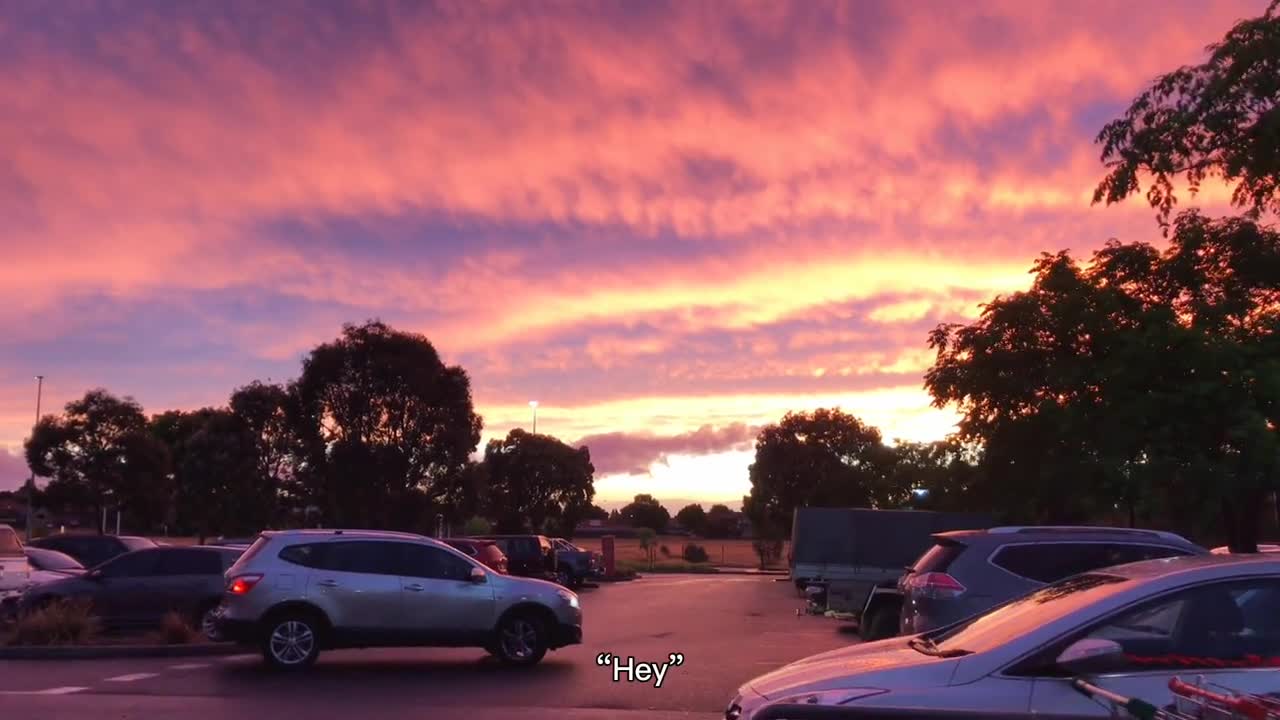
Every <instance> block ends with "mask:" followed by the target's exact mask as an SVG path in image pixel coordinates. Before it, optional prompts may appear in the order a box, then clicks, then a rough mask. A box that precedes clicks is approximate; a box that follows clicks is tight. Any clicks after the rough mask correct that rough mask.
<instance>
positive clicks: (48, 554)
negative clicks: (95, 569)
mask: <svg viewBox="0 0 1280 720" xmlns="http://www.w3.org/2000/svg"><path fill="white" fill-rule="evenodd" d="M27 557H28V558H29V559H30V560H31V564H32V565H34V566H36V567H37V568H39V569H40V570H83V569H84V566H83V565H81V564H80V563H79V562H77V561H76V559H75V558H73V557H71V556H70V555H67V554H66V553H60V552H58V551H57V550H42V549H40V548H27Z"/></svg>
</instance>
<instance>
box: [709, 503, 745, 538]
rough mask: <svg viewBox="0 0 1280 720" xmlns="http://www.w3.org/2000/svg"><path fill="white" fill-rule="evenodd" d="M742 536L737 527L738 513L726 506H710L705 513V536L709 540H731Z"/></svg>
mask: <svg viewBox="0 0 1280 720" xmlns="http://www.w3.org/2000/svg"><path fill="white" fill-rule="evenodd" d="M741 534H742V531H741V530H740V529H739V525H738V513H736V512H734V511H733V510H730V509H729V506H728V505H720V504H716V505H712V506H711V509H710V510H708V511H707V519H706V536H707V537H709V538H717V539H720V538H733V537H738V536H740V535H741Z"/></svg>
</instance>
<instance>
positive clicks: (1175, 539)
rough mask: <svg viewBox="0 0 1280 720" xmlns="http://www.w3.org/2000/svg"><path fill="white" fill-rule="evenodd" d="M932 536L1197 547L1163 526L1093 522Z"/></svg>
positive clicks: (1015, 526)
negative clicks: (1157, 527)
mask: <svg viewBox="0 0 1280 720" xmlns="http://www.w3.org/2000/svg"><path fill="white" fill-rule="evenodd" d="M933 537H934V538H940V539H947V540H954V541H958V542H975V541H979V540H986V541H990V542H996V543H1005V542H1018V541H1032V542H1046V541H1057V540H1078V541H1086V540H1108V541H1117V542H1134V543H1144V544H1150V543H1164V544H1172V545H1179V546H1184V547H1198V546H1197V545H1195V543H1192V542H1191V541H1190V540H1187V539H1186V538H1184V537H1182V536H1181V535H1178V534H1176V533H1171V532H1165V531H1163V530H1145V529H1141V528H1117V527H1105V526H1095V525H1044V526H1023V525H1009V526H1000V527H993V528H988V529H986V530H952V531H949V532H941V533H935V534H934V535H933Z"/></svg>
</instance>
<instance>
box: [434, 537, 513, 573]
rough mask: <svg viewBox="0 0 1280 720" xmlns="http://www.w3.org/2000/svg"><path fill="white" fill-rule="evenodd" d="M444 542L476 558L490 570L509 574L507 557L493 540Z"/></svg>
mask: <svg viewBox="0 0 1280 720" xmlns="http://www.w3.org/2000/svg"><path fill="white" fill-rule="evenodd" d="M444 542H445V543H446V544H448V545H451V546H453V547H455V548H457V549H458V550H461V551H462V552H464V553H466V554H468V555H470V556H471V557H473V558H475V559H476V560H477V561H479V562H480V563H482V564H483V565H485V566H486V567H488V568H489V569H490V570H493V571H495V572H500V573H502V574H503V575H506V574H507V556H506V555H505V554H503V552H502V548H500V547H498V543H496V542H494V541H493V540H471V539H464V538H444Z"/></svg>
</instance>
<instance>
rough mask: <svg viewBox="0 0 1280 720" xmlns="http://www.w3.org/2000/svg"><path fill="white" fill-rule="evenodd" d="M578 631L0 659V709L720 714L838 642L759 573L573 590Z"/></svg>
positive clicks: (364, 716)
mask: <svg viewBox="0 0 1280 720" xmlns="http://www.w3.org/2000/svg"><path fill="white" fill-rule="evenodd" d="M582 604H583V613H584V615H585V618H586V625H585V633H586V639H585V642H584V644H583V645H580V646H575V647H571V648H566V649H563V650H559V651H556V652H553V653H551V654H549V655H548V656H547V658H546V659H545V660H544V661H543V662H542V663H541V664H540V665H538V666H537V667H534V668H529V669H526V670H519V669H512V668H507V667H503V666H501V665H499V664H497V663H496V662H494V661H493V660H492V659H491V658H489V657H487V656H486V655H485V653H484V652H483V651H478V650H453V649H441V650H436V649H422V650H417V649H415V650H362V651H356V650H352V651H343V652H333V653H327V654H325V655H322V656H321V659H320V662H319V663H318V664H317V665H316V666H315V667H314V668H312V669H311V670H310V671H308V672H306V673H302V674H289V673H286V674H279V673H270V672H266V671H265V670H264V668H263V667H262V665H261V661H260V659H259V658H258V657H256V656H252V655H244V656H233V657H228V658H194V659H189V660H183V659H146V660H128V661H122V660H115V661H106V660H84V661H61V662H50V661H0V707H3V708H4V710H5V712H4V713H3V714H4V715H5V717H14V718H23V719H25V718H28V717H39V718H41V720H58V719H60V718H68V719H72V718H77V719H78V718H84V719H88V718H93V720H98V719H99V718H147V719H148V720H153V719H154V720H162V719H166V718H174V719H175V720H177V719H178V718H181V719H182V720H215V719H217V720H221V719H222V718H232V717H246V716H250V715H249V714H250V713H251V714H252V715H253V716H262V715H263V714H264V713H272V714H274V713H288V714H290V715H295V714H296V715H298V716H300V717H324V718H328V717H334V718H338V717H341V718H344V719H345V718H356V719H357V720H371V719H372V718H381V717H397V718H403V717H406V713H416V714H418V715H421V713H422V712H423V711H424V710H427V709H430V717H432V718H433V720H434V719H436V718H453V717H458V718H462V717H468V718H477V719H478V720H516V719H517V718H540V717H543V718H564V719H565V720H605V719H606V718H622V719H624V720H625V719H628V718H637V719H638V718H641V717H643V718H652V719H653V720H668V719H672V720H674V719H675V718H697V719H698V720H702V719H703V718H706V719H707V720H710V719H711V718H718V717H720V712H721V711H723V708H724V705H725V703H726V702H727V701H728V699H729V698H730V697H731V696H732V695H733V692H734V690H735V689H736V688H737V686H738V685H739V684H741V683H742V682H743V681H744V680H747V679H748V678H750V677H753V676H755V675H759V674H761V673H764V672H767V671H769V670H771V669H773V668H775V667H777V666H779V665H782V664H785V663H787V662H790V661H792V660H795V659H798V658H801V657H804V656H806V655H811V654H813V653H817V652H823V651H825V650H830V649H832V648H836V647H840V646H842V645H845V644H847V643H849V642H851V638H850V636H847V635H843V634H841V633H840V632H839V631H838V628H837V625H836V624H835V623H833V622H832V621H831V620H828V619H825V618H819V617H809V616H801V617H797V616H796V614H795V610H796V608H797V607H799V605H800V600H799V599H798V598H797V597H796V595H795V592H794V590H793V589H792V588H791V586H790V584H789V583H785V582H775V581H774V579H773V578H760V577H741V576H740V577H705V576H702V577H691V576H678V575H673V576H657V577H650V578H645V579H643V580H640V581H637V582H632V583H620V584H611V585H604V586H602V587H600V588H596V589H588V590H584V591H583V593H582ZM603 652H607V653H612V654H614V655H619V656H623V657H626V656H634V657H635V658H636V659H637V660H643V661H664V660H666V659H667V656H668V655H669V654H670V653H682V654H683V655H684V664H683V665H682V666H679V667H672V668H671V669H670V670H668V672H667V675H666V677H665V678H664V681H663V685H662V687H661V688H654V687H653V686H652V683H650V684H647V685H646V684H641V683H627V682H621V683H614V682H613V681H612V674H611V671H610V670H609V669H608V668H602V667H599V666H597V665H596V662H595V658H596V656H597V655H598V654H599V653H603Z"/></svg>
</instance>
